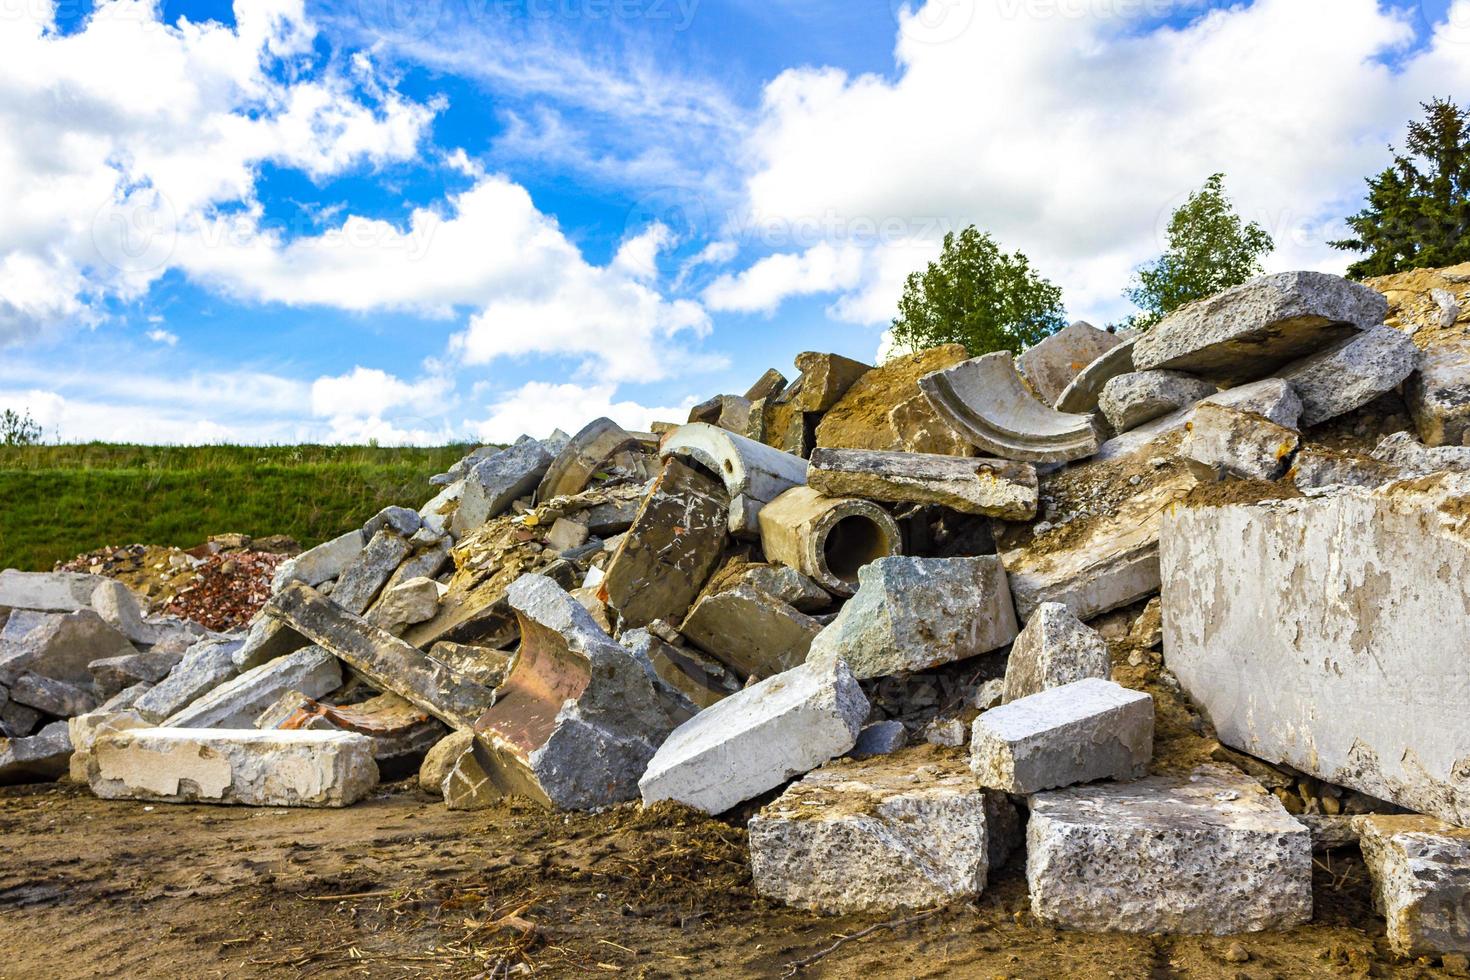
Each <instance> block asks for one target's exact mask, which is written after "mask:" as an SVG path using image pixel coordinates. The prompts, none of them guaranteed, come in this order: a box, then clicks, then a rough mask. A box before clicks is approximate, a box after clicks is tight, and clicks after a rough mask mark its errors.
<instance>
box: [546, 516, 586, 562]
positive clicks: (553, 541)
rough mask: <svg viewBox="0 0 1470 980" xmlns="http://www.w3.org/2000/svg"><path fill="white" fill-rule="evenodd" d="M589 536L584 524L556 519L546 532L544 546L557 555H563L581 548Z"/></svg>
mask: <svg viewBox="0 0 1470 980" xmlns="http://www.w3.org/2000/svg"><path fill="white" fill-rule="evenodd" d="M591 536H592V532H591V531H590V530H588V528H587V525H586V524H583V523H581V522H579V521H574V520H572V519H571V518H570V517H558V518H557V519H556V520H555V521H554V522H552V525H551V530H549V531H547V532H546V546H547V547H548V548H550V549H551V550H552V551H555V552H556V553H557V554H565V553H566V552H568V551H574V550H576V549H577V548H580V547H582V545H584V544H586V543H587V539H588V538H590V537H591Z"/></svg>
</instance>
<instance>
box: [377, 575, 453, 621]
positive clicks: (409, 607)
mask: <svg viewBox="0 0 1470 980" xmlns="http://www.w3.org/2000/svg"><path fill="white" fill-rule="evenodd" d="M438 611H439V583H438V582H435V581H434V580H433V579H431V578H425V577H422V576H420V577H418V578H411V579H407V580H405V581H403V582H399V583H398V584H397V585H393V586H390V587H389V588H387V589H385V590H384V592H383V598H382V599H381V600H380V601H379V602H378V604H377V605H376V606H374V607H373V611H372V612H371V613H370V614H369V615H368V617H367V618H368V621H369V622H372V623H375V624H377V625H378V626H381V627H383V629H385V630H387V631H388V632H389V633H393V634H394V635H400V634H402V632H403V631H404V630H405V629H407V628H408V627H409V626H413V625H414V624H416V623H423V622H427V621H428V620H430V619H433V618H434V614H435V613H437V612H438Z"/></svg>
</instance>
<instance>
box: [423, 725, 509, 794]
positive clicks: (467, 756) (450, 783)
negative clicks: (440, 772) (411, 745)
mask: <svg viewBox="0 0 1470 980" xmlns="http://www.w3.org/2000/svg"><path fill="white" fill-rule="evenodd" d="M439 795H440V796H442V797H444V805H445V807H447V808H448V809H450V810H483V809H485V808H487V807H491V806H494V805H495V804H496V803H499V802H500V801H501V800H503V799H505V797H506V783H505V780H504V778H503V777H502V776H500V772H499V767H498V766H497V764H496V761H495V757H494V756H493V754H492V753H491V752H490V750H489V749H487V748H486V747H485V745H484V744H483V743H481V741H480V740H479V739H478V738H471V739H470V740H469V741H468V742H466V743H465V745H464V748H462V749H461V750H460V751H459V754H458V755H457V756H456V757H455V758H454V761H453V763H452V764H451V765H450V766H449V768H448V769H447V770H446V771H445V773H444V778H443V780H441V781H440V783H439Z"/></svg>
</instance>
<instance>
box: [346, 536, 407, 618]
mask: <svg viewBox="0 0 1470 980" xmlns="http://www.w3.org/2000/svg"><path fill="white" fill-rule="evenodd" d="M412 552H413V547H412V546H411V545H410V544H409V543H408V540H407V539H406V538H403V537H401V536H400V535H398V534H395V533H394V532H392V531H386V530H385V531H379V532H378V533H377V534H375V535H373V539H372V541H370V542H368V546H367V547H366V548H364V549H363V550H362V554H360V555H358V556H357V560H356V561H354V562H353V563H352V564H351V565H349V566H347V568H346V569H345V570H343V572H342V575H341V577H340V578H338V579H337V586H336V588H334V589H332V601H333V602H335V603H336V604H337V605H339V606H341V607H342V608H343V609H346V610H347V611H348V612H350V613H353V614H355V615H358V616H361V615H362V614H363V613H365V612H367V609H368V607H369V606H371V605H372V604H373V600H374V599H376V598H377V597H378V593H379V592H381V591H382V590H383V586H384V585H386V584H387V582H388V579H389V577H390V576H392V574H393V573H394V572H395V571H396V570H397V569H398V566H399V565H401V564H403V562H404V561H405V560H406V559H407V558H408V556H409V555H410V554H412Z"/></svg>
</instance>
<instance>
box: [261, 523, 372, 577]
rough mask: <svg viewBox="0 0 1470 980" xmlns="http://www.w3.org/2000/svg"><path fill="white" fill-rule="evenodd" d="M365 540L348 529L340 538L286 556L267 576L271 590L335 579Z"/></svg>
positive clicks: (353, 557)
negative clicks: (288, 584) (293, 584)
mask: <svg viewBox="0 0 1470 980" xmlns="http://www.w3.org/2000/svg"><path fill="white" fill-rule="evenodd" d="M367 542H368V539H367V538H366V537H364V536H363V533H362V532H361V531H348V532H347V533H346V534H344V535H342V536H340V537H336V538H333V539H332V540H330V541H326V542H324V543H322V544H319V545H317V546H316V547H315V548H311V549H309V550H307V551H303V552H302V553H301V554H299V555H297V556H296V557H295V558H288V559H286V560H285V561H283V562H281V564H280V565H278V566H277V567H276V574H275V576H274V577H272V579H271V591H272V592H279V591H281V589H283V588H285V587H286V584H287V583H288V582H305V583H306V584H307V585H310V586H313V587H315V586H318V585H321V584H322V583H323V582H325V581H327V580H329V579H334V578H336V577H337V576H339V575H341V574H342V573H343V572H344V571H346V570H347V566H349V565H351V564H352V563H353V562H355V561H356V560H357V556H358V555H360V554H362V549H363V548H364V547H365V546H366V545H367Z"/></svg>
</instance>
